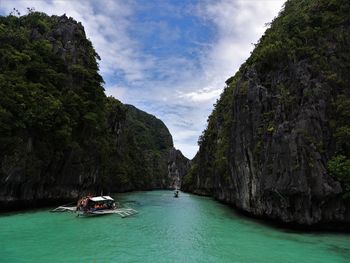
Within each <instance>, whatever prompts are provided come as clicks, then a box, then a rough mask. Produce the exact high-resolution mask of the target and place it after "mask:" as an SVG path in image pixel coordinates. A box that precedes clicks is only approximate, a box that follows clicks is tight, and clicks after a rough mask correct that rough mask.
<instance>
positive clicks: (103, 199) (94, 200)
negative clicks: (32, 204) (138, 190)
mask: <svg viewBox="0 0 350 263" xmlns="http://www.w3.org/2000/svg"><path fill="white" fill-rule="evenodd" d="M51 212H76V213H77V214H78V216H96V215H108V214H118V215H120V216H121V217H127V216H131V215H134V214H136V213H137V211H136V210H134V209H132V208H118V207H117V205H116V203H115V201H114V199H113V198H112V197H110V196H108V195H106V196H87V197H83V198H81V199H79V201H78V204H77V206H67V205H63V206H59V207H57V208H55V209H54V210H52V211H51Z"/></svg>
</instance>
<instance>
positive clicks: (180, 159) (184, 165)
mask: <svg viewBox="0 0 350 263" xmlns="http://www.w3.org/2000/svg"><path fill="white" fill-rule="evenodd" d="M190 166H191V162H190V160H188V159H187V158H186V157H185V156H183V154H182V153H181V151H179V150H176V149H175V148H171V149H170V151H169V157H168V178H170V184H169V185H168V186H169V188H178V189H180V188H181V183H182V181H183V178H184V176H185V175H186V174H187V173H188V171H189V169H190Z"/></svg>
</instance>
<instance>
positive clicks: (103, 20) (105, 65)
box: [1, 0, 152, 83]
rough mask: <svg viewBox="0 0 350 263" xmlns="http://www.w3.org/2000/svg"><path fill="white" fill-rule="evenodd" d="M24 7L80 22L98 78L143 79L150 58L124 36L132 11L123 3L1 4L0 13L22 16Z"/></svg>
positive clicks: (5, 0) (16, 0)
mask: <svg viewBox="0 0 350 263" xmlns="http://www.w3.org/2000/svg"><path fill="white" fill-rule="evenodd" d="M129 3H132V2H129ZM27 7H34V8H35V10H36V11H40V12H45V13H47V14H49V15H63V14H66V15H67V16H71V17H73V18H74V19H75V20H77V21H79V22H82V24H83V25H84V28H85V31H86V35H87V37H88V38H90V39H91V41H92V43H93V45H94V47H95V48H96V50H97V53H98V54H99V55H100V57H101V59H102V61H101V63H100V71H101V73H102V75H104V76H106V75H113V74H117V73H118V74H122V75H123V76H124V77H125V79H126V80H127V81H129V82H130V83H132V82H134V81H138V80H142V79H143V78H144V77H145V75H144V74H145V70H147V67H148V65H149V64H151V63H152V58H149V57H147V56H145V55H144V54H143V53H142V52H141V48H140V46H139V44H138V43H137V42H136V41H134V40H133V39H132V38H131V37H130V36H129V34H128V31H129V29H130V28H131V27H132V24H131V22H130V17H131V16H132V15H133V8H132V5H130V4H127V2H126V1H122V0H113V1H109V0H107V1H88V0H84V1H62V0H52V1H28V0H2V1H1V9H2V10H4V11H5V12H6V13H9V12H10V11H11V10H12V9H13V8H16V9H18V10H19V11H20V12H21V13H22V14H25V13H26V8H27ZM118 71H119V72H118Z"/></svg>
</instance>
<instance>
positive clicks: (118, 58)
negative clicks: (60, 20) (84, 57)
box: [0, 0, 285, 159]
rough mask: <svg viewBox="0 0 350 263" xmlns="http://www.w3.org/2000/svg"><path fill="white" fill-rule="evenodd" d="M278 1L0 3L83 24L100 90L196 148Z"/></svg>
mask: <svg viewBox="0 0 350 263" xmlns="http://www.w3.org/2000/svg"><path fill="white" fill-rule="evenodd" d="M284 2H285V0H95V1H93V0H31V1H28V0H0V15H8V14H9V13H10V12H11V10H12V9H13V8H16V9H18V10H19V11H20V13H21V14H26V13H27V11H26V10H27V7H30V8H34V9H35V11H40V12H45V13H47V14H49V15H63V14H66V15H67V16H71V17H73V18H74V19H75V20H77V21H79V22H82V24H83V26H84V28H85V32H86V35H87V37H88V38H89V39H90V40H91V41H92V43H93V46H94V48H95V49H96V51H97V53H98V54H99V55H100V57H101V61H100V62H99V65H100V74H101V75H102V77H103V78H104V81H105V84H104V88H105V93H106V94H107V95H108V96H113V97H115V98H117V99H119V100H120V101H122V102H123V103H127V104H132V105H134V106H136V107H138V108H139V109H141V110H143V111H146V112H148V113H150V114H152V115H155V116H156V117H157V118H159V119H161V120H162V121H163V122H164V123H165V125H166V126H167V127H168V129H169V130H170V132H171V134H172V136H173V139H174V146H175V147H176V148H177V149H179V150H181V151H182V153H183V154H184V155H185V156H186V157H188V158H190V159H191V158H193V157H194V155H195V154H196V152H197V151H198V145H197V141H198V137H199V136H200V135H201V134H202V131H203V130H204V129H205V128H206V126H207V118H208V116H209V115H210V113H211V112H212V110H213V108H214V107H213V104H214V103H216V100H217V99H218V98H219V97H220V94H221V92H222V91H223V89H224V87H225V80H227V79H228V78H229V77H231V76H233V75H234V74H235V73H236V71H237V70H238V69H239V67H240V65H241V64H242V63H243V62H244V61H245V60H246V59H247V58H248V57H249V55H250V52H251V51H252V50H253V48H254V44H255V43H257V41H258V40H259V38H260V37H261V36H262V35H263V33H264V31H265V30H266V29H267V24H268V23H269V22H271V21H272V20H273V18H274V17H276V16H277V15H278V13H279V11H280V10H281V9H282V7H283V4H284Z"/></svg>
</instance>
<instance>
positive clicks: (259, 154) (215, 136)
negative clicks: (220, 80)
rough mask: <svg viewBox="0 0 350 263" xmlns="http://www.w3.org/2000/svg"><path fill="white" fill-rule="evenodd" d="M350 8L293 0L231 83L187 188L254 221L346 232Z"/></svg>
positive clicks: (349, 154) (315, 0)
mask: <svg viewBox="0 0 350 263" xmlns="http://www.w3.org/2000/svg"><path fill="white" fill-rule="evenodd" d="M349 13H350V4H349V2H348V1H321V0H312V1H302V0H290V1H287V2H286V4H285V8H284V10H283V11H281V13H280V15H279V17H277V18H276V19H275V20H274V21H273V22H272V24H271V27H270V28H269V29H268V30H267V31H266V33H265V34H264V36H263V37H262V38H261V39H260V41H259V43H258V44H257V45H256V48H255V50H254V51H253V53H252V55H251V57H250V58H249V59H248V60H247V61H246V63H244V64H243V65H242V66H241V68H240V70H239V72H237V73H236V75H235V76H234V77H232V78H230V79H228V80H227V82H226V83H227V87H226V88H225V90H224V92H223V94H222V95H221V97H220V100H219V101H218V102H217V104H216V107H215V109H214V111H213V113H212V114H211V116H210V117H209V120H208V127H207V129H206V130H205V131H204V132H203V135H202V136H201V137H200V139H199V144H200V149H199V152H198V154H197V156H196V157H195V159H194V160H193V165H192V169H191V171H190V172H189V173H188V175H187V176H186V177H185V180H184V188H185V189H187V190H188V191H192V192H195V193H199V194H207V195H212V196H214V197H215V198H217V199H219V200H222V201H224V202H227V203H230V204H232V205H233V206H235V207H237V208H239V209H241V210H243V211H245V212H247V213H249V214H251V215H254V216H258V217H264V218H269V219H275V220H279V221H282V222H284V223H289V224H293V225H308V226H309V225H318V226H322V227H343V228H346V227H349V223H350V201H349V190H350V187H349V186H350V161H349V157H350V151H349V149H350V148H349V139H350V137H349V134H350V133H349V127H350V114H349V111H348V109H349V108H348V107H349V105H350V93H349V91H350V89H349V87H350V78H349V76H350V70H349V69H350V67H349V66H350V60H349V57H350V50H349V46H350V17H349Z"/></svg>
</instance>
